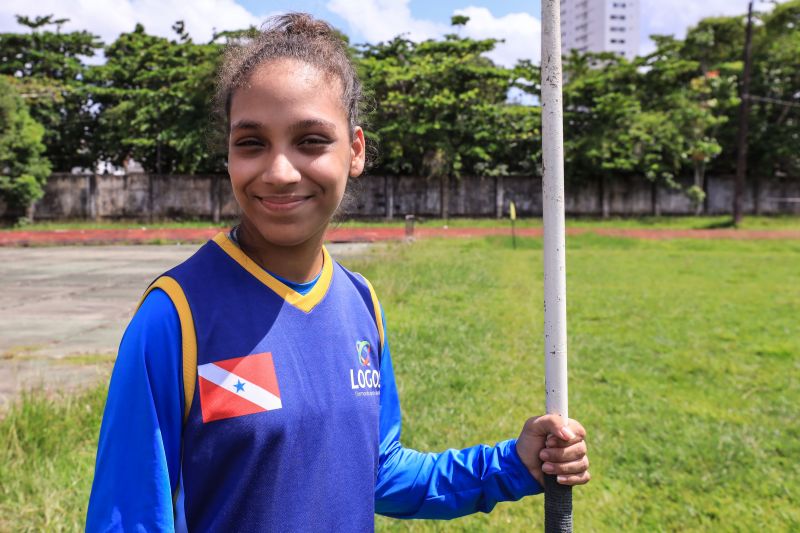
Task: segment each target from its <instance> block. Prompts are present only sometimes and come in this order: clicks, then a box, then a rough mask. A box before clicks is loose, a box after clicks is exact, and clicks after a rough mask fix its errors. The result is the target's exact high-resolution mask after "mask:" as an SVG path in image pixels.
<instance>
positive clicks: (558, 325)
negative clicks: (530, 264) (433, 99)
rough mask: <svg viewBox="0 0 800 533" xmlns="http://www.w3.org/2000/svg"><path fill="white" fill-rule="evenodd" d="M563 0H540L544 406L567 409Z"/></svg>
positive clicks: (551, 410) (562, 411)
mask: <svg viewBox="0 0 800 533" xmlns="http://www.w3.org/2000/svg"><path fill="white" fill-rule="evenodd" d="M562 107H563V106H562V97H561V13H560V2H559V0H543V1H542V166H543V169H542V172H543V174H544V177H543V181H542V202H543V211H544V348H545V367H544V373H545V388H546V396H545V397H546V402H545V408H546V410H547V412H548V414H552V413H555V414H559V415H561V416H562V417H563V418H564V419H565V420H566V418H567V417H568V416H569V414H568V410H567V266H566V253H565V239H564V125H563V124H564V123H563V109H562Z"/></svg>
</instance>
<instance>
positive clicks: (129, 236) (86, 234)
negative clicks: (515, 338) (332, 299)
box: [0, 226, 800, 246]
mask: <svg viewBox="0 0 800 533" xmlns="http://www.w3.org/2000/svg"><path fill="white" fill-rule="evenodd" d="M219 231H220V230H219V228H174V229H91V230H53V231H37V230H29V231H25V230H14V231H0V246H49V245H67V244H113V243H129V244H136V243H163V242H184V243H201V242H205V241H206V240H208V239H209V238H211V237H213V236H214V235H216V234H217V233H218V232H219ZM517 232H518V233H517V234H518V235H521V236H526V237H541V235H542V228H521V229H518V230H517ZM581 233H595V234H598V235H607V236H610V237H630V238H635V239H800V230H737V229H708V230H699V229H697V230H693V229H685V230H675V229H624V228H567V234H568V235H578V234H581ZM507 234H508V228H501V227H498V228H445V227H424V226H417V228H416V230H415V231H414V237H415V238H422V239H425V238H430V237H479V236H483V235H507ZM405 237H406V234H405V230H404V228H401V227H377V228H333V229H331V230H329V231H328V233H327V235H326V238H327V240H328V241H329V242H376V241H391V240H402V239H404V238H405Z"/></svg>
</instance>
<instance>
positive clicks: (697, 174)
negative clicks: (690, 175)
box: [694, 161, 706, 216]
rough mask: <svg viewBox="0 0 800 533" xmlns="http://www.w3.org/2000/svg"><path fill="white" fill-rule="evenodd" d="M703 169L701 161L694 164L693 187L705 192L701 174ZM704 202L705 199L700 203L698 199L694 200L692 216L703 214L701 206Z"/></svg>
mask: <svg viewBox="0 0 800 533" xmlns="http://www.w3.org/2000/svg"><path fill="white" fill-rule="evenodd" d="M703 167H704V165H703V162H702V161H695V162H694V185H695V187H697V188H698V189H700V190H701V191H703V192H705V190H706V189H705V187H704V183H703V174H704V172H703ZM705 201H706V200H705V197H704V198H703V200H702V201H700V200H699V199H695V202H694V203H695V205H694V214H695V215H696V216H699V215H702V214H703V204H704V203H705Z"/></svg>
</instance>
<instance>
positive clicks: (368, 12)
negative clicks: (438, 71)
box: [326, 0, 541, 66]
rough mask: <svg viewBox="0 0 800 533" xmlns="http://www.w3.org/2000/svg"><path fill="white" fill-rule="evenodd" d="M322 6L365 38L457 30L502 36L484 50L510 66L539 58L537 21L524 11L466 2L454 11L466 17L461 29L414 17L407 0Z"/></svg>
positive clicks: (341, 0)
mask: <svg viewBox="0 0 800 533" xmlns="http://www.w3.org/2000/svg"><path fill="white" fill-rule="evenodd" d="M326 7H327V9H328V10H330V11H331V12H333V13H335V14H337V15H339V16H340V17H342V18H343V19H344V20H345V21H346V22H347V25H348V27H349V28H348V29H349V30H350V31H351V32H355V33H357V34H359V35H360V36H362V37H363V38H364V39H366V40H367V41H369V42H378V41H387V40H389V39H392V38H393V37H396V36H397V35H400V34H401V33H404V34H407V36H408V38H409V39H411V40H412V41H422V40H425V39H433V38H439V37H442V36H443V35H444V34H446V33H454V32H457V31H460V32H461V34H462V35H464V36H465V37H472V38H475V39H487V38H496V39H503V40H504V41H505V42H503V43H498V45H497V48H496V49H495V50H494V51H492V52H491V53H490V54H488V56H489V57H491V58H492V59H493V60H494V61H496V62H498V63H500V64H502V65H506V66H512V65H514V63H516V62H517V60H518V59H520V58H530V59H533V60H535V61H538V60H539V47H540V31H541V25H540V24H539V20H538V19H536V18H534V17H533V16H531V15H530V14H528V13H510V14H508V15H505V16H503V17H495V16H494V15H493V14H492V12H491V11H489V9H487V8H485V7H476V6H469V7H465V8H463V9H457V10H455V12H454V14H458V15H465V16H468V17H469V18H470V20H469V22H468V23H467V25H466V26H465V27H464V28H463V29H462V30H456V29H454V28H453V27H452V26H450V24H445V23H437V22H433V21H430V20H424V19H417V18H414V17H413V15H412V14H411V9H410V8H409V0H330V1H329V2H328V3H327V5H326Z"/></svg>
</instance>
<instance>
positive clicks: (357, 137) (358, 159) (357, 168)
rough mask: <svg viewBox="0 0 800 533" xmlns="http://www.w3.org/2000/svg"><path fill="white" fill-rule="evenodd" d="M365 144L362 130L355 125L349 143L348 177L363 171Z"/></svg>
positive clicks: (353, 176) (358, 174) (355, 175)
mask: <svg viewBox="0 0 800 533" xmlns="http://www.w3.org/2000/svg"><path fill="white" fill-rule="evenodd" d="M366 148H367V145H366V141H365V140H364V130H362V129H361V127H359V126H356V129H355V130H354V131H353V140H352V142H351V143H350V177H351V178H355V177H357V176H360V175H361V173H362V172H364V163H365V160H366V152H367V150H366Z"/></svg>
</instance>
